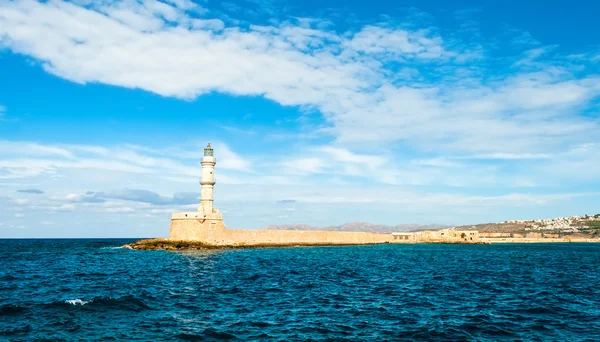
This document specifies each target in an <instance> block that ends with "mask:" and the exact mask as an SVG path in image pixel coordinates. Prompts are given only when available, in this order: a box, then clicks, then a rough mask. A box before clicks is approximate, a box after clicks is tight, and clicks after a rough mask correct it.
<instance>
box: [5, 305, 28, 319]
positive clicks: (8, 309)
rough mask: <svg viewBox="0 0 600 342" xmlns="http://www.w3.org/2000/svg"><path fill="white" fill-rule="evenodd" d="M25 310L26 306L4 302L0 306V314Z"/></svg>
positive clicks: (15, 313) (9, 314)
mask: <svg viewBox="0 0 600 342" xmlns="http://www.w3.org/2000/svg"><path fill="white" fill-rule="evenodd" d="M25 311H27V308H25V307H22V306H20V305H17V304H6V305H2V306H0V316H11V315H17V314H20V313H23V312H25Z"/></svg>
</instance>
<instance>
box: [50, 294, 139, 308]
mask: <svg viewBox="0 0 600 342" xmlns="http://www.w3.org/2000/svg"><path fill="white" fill-rule="evenodd" d="M43 306H45V307H47V308H63V309H70V308H75V307H78V308H83V309H86V310H94V309H102V310H105V309H116V310H125V311H141V310H148V309H151V308H150V306H148V304H146V302H144V301H143V300H141V299H139V298H137V297H134V296H124V297H120V298H114V297H94V298H93V299H91V300H84V299H81V298H76V299H67V300H64V301H57V302H53V303H50V304H44V305H43Z"/></svg>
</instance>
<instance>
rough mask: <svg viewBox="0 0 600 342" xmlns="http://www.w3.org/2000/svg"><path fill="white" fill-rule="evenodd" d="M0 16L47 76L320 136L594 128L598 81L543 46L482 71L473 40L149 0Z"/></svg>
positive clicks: (40, 5) (454, 146)
mask: <svg viewBox="0 0 600 342" xmlns="http://www.w3.org/2000/svg"><path fill="white" fill-rule="evenodd" d="M1 8H2V10H3V11H2V12H3V15H2V17H0V20H1V21H2V22H3V24H4V25H2V26H1V28H0V36H3V37H5V38H7V39H4V40H3V41H2V42H3V44H5V45H6V47H8V48H9V49H12V50H13V51H15V52H19V53H23V54H26V55H29V56H32V57H34V58H37V59H39V60H40V61H43V62H42V64H43V66H44V68H45V70H47V71H48V72H50V73H52V74H55V75H58V76H60V77H63V78H66V79H69V80H72V81H75V82H80V83H87V82H101V83H105V84H111V85H118V86H123V87H128V88H140V89H145V90H147V91H151V92H154V93H157V94H160V95H163V96H174V97H179V98H186V99H192V98H195V97H197V96H199V95H201V94H204V93H207V92H211V91H218V92H223V93H228V94H233V95H250V96H257V95H258V96H264V97H266V98H267V99H270V100H273V101H276V102H278V103H280V104H282V105H293V106H303V107H308V108H316V109H318V111H319V112H320V113H322V114H323V118H324V120H325V121H326V124H327V125H326V128H325V129H323V130H322V132H324V133H326V134H330V135H332V136H333V137H334V138H335V139H336V140H337V141H338V142H339V143H344V144H354V143H361V142H363V143H369V142H370V143H374V142H377V143H382V142H388V143H392V142H397V141H401V142H407V143H410V144H411V145H412V146H414V147H415V148H418V149H421V150H431V149H438V150H446V151H452V152H469V153H479V154H485V153H513V154H514V153H548V151H552V150H556V149H564V148H565V146H569V145H572V144H579V143H583V142H586V141H589V140H590V139H593V138H591V137H592V136H593V132H595V131H597V130H598V128H599V127H598V123H597V122H595V121H592V120H589V119H587V118H586V117H585V116H578V115H577V112H578V111H580V110H581V108H582V106H585V105H586V104H587V103H589V102H590V101H591V100H592V99H594V98H596V97H597V96H598V95H599V94H600V86H598V84H600V78H599V77H598V75H597V74H593V73H588V74H581V73H578V72H577V67H576V66H572V64H569V63H566V62H565V61H566V60H567V59H568V58H567V57H566V56H561V55H560V54H558V53H553V54H552V56H551V57H549V56H548V51H550V50H551V47H543V46H542V47H536V48H535V49H531V48H526V49H524V50H523V51H522V53H520V54H517V55H516V56H515V57H514V58H512V59H510V58H509V59H506V60H507V62H506V63H504V64H501V65H497V63H496V64H494V67H493V68H487V69H486V68H485V67H484V64H482V63H480V59H481V58H483V56H484V54H482V53H481V49H485V46H475V47H474V46H472V44H469V43H468V42H463V41H461V40H460V39H459V38H458V37H454V36H453V37H451V38H447V37H443V36H442V35H440V34H439V30H435V28H431V27H420V28H415V29H406V28H401V27H395V26H394V25H393V24H390V23H382V24H381V25H368V26H364V27H356V28H353V29H352V30H350V31H349V32H346V33H344V34H340V33H337V32H335V31H333V30H331V29H327V28H324V27H323V26H320V25H316V24H315V21H312V22H311V21H304V22H300V21H298V22H296V23H291V22H284V23H280V24H274V25H271V26H257V25H250V26H249V27H235V26H232V24H229V25H224V24H221V23H218V22H217V21H215V20H217V19H216V18H211V17H210V16H211V13H210V12H204V14H203V15H204V17H203V18H197V16H194V15H192V14H191V12H189V11H188V10H189V9H190V8H191V7H190V6H182V5H181V4H180V5H175V4H172V5H169V4H165V3H155V2H148V3H146V2H142V3H131V2H123V3H121V2H110V3H105V2H102V3H96V4H94V6H88V7H82V6H78V5H77V4H74V3H66V2H63V1H52V2H35V1H23V2H5V3H3V4H2V5H1ZM194 10H195V9H194ZM207 21H210V23H211V24H208V23H207ZM317 22H318V21H317ZM217 23H218V24H217ZM97 27H103V30H102V32H101V33H100V32H99V31H97V30H96V29H95V28H97ZM25 28H26V29H25ZM23 32H27V34H24V33H23ZM42 32H50V33H51V34H50V35H42V34H41V33H42ZM40 37H45V38H44V39H41V38H40ZM131 42H136V43H135V44H132V43H131ZM92 56H93V57H94V58H91V57H92ZM122 56H127V58H122ZM515 60H516V61H520V62H517V63H515V62H514V61H515ZM399 63H401V64H402V65H403V68H398V65H399ZM586 63H589V61H587V62H586ZM157 65H160V66H161V67H159V68H157V67H156V66H157ZM401 75H405V76H401ZM430 75H436V76H435V77H431V76H430ZM490 127H493V129H489V128H490ZM237 165H238V166H243V165H242V164H239V163H238V164H237Z"/></svg>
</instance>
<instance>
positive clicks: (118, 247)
mask: <svg viewBox="0 0 600 342" xmlns="http://www.w3.org/2000/svg"><path fill="white" fill-rule="evenodd" d="M100 249H123V247H121V246H116V247H115V246H113V247H100Z"/></svg>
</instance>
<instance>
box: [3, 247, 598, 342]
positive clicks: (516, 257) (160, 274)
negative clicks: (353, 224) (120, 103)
mask: <svg viewBox="0 0 600 342" xmlns="http://www.w3.org/2000/svg"><path fill="white" fill-rule="evenodd" d="M130 241H131V240H83V239H81V240H80V239H77V240H0V340H7V341H30V340H36V339H38V340H44V339H46V340H49V341H59V340H68V341H70V340H117V341H133V340H140V341H157V340H174V341H176V340H279V341H290V340H352V341H357V340H364V341H374V340H377V341H385V340H388V341H397V340H435V341H437V340H452V341H456V340H476V341H488V340H489V341H500V340H510V341H514V340H522V341H529V340H537V341H584V340H588V341H593V340H600V245H596V244H531V245H529V244H522V245H379V246H356V247H298V248H279V249H278V248H263V249H244V250H224V251H212V252H164V251H133V250H126V249H119V248H115V247H118V246H121V245H123V244H125V243H127V242H130Z"/></svg>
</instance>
